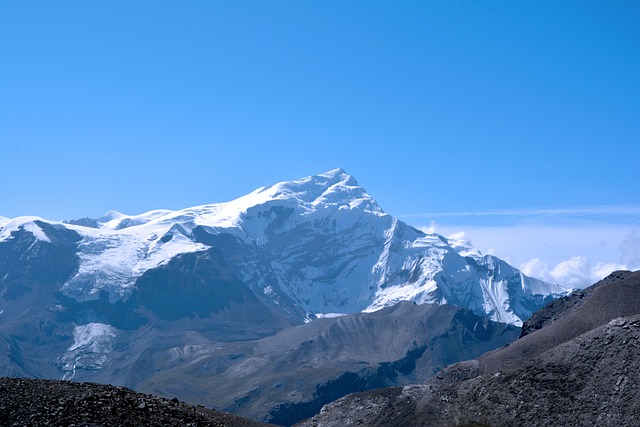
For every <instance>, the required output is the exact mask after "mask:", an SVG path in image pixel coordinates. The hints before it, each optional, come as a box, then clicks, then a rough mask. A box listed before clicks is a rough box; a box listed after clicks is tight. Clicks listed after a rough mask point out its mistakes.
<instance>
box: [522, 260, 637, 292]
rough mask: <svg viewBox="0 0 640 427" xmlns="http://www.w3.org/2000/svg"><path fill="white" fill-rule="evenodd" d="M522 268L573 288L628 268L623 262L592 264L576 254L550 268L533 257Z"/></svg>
mask: <svg viewBox="0 0 640 427" xmlns="http://www.w3.org/2000/svg"><path fill="white" fill-rule="evenodd" d="M519 268H520V270H521V271H522V272H523V273H524V274H526V275H527V276H532V277H537V278H539V279H542V280H544V281H547V282H551V283H560V284H562V285H564V286H568V287H571V288H584V287H586V286H589V285H591V284H593V283H595V282H597V281H598V280H601V279H603V278H604V277H606V276H608V275H609V274H611V272H613V271H615V270H628V267H627V266H626V265H623V264H615V263H603V262H599V263H597V264H596V265H595V266H592V265H591V263H590V262H589V260H588V259H587V258H585V257H583V256H574V257H571V258H569V259H566V260H564V261H561V262H559V263H558V264H556V266H555V267H553V268H549V266H548V265H547V263H546V262H544V261H542V260H541V259H540V258H533V259H531V260H529V261H527V262H525V263H522V264H520V266H519Z"/></svg>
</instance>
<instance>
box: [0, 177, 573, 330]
mask: <svg viewBox="0 0 640 427" xmlns="http://www.w3.org/2000/svg"><path fill="white" fill-rule="evenodd" d="M35 219H38V220H40V219H39V218H36V217H22V218H18V219H16V220H10V221H9V222H6V223H5V225H4V226H3V227H2V228H1V229H0V241H1V240H3V239H6V238H8V236H10V233H11V231H12V230H15V229H17V228H19V227H24V228H25V229H26V230H27V231H29V232H31V233H33V234H34V236H36V238H38V239H39V240H42V241H48V237H47V236H46V234H45V233H44V232H43V231H42V229H40V228H39V227H38V226H37V225H36V224H35V223H34V222H33V221H34V220H35ZM3 221H4V220H3ZM97 222H98V225H99V228H89V227H83V226H80V225H72V224H60V226H64V227H66V228H68V229H72V230H74V231H76V232H78V233H79V234H80V235H81V236H82V240H81V241H80V243H79V253H78V256H79V261H80V262H79V268H78V271H77V272H76V274H75V275H74V276H73V277H72V278H71V279H70V280H69V281H67V282H66V283H65V284H64V285H63V286H62V291H63V292H64V293H65V294H67V295H69V296H71V297H73V298H76V299H77V300H78V301H83V300H90V299H95V298H98V295H99V293H100V292H102V291H105V292H107V293H108V295H109V299H110V301H112V302H113V301H117V300H124V299H127V298H128V297H129V296H130V295H131V293H132V292H133V289H134V286H135V282H136V280H137V279H138V278H139V277H140V276H141V275H142V274H144V272H146V271H148V270H149V269H152V268H155V267H158V266H160V265H163V264H166V263H167V262H169V261H170V260H171V259H172V258H174V257H175V256H177V255H180V254H186V253H194V252H199V251H205V250H207V249H209V246H207V245H205V244H203V243H199V242H197V241H196V239H195V237H194V235H193V230H194V229H195V228H196V227H201V228H202V229H203V230H204V231H206V232H207V233H209V234H211V235H212V238H213V237H215V236H217V235H223V234H224V235H230V236H231V237H233V238H234V239H235V241H237V244H238V245H239V247H242V250H243V251H245V252H243V254H244V255H243V256H239V257H233V258H230V259H229V260H227V262H228V264H229V265H228V267H229V268H230V269H231V271H232V272H233V273H234V274H235V275H236V276H237V277H239V278H241V279H242V280H243V281H245V282H246V283H247V284H248V285H249V286H251V288H252V289H254V290H255V291H256V292H260V293H264V294H265V295H267V296H275V295H277V294H282V293H284V294H286V295H287V296H288V297H290V298H291V299H292V300H293V301H295V302H296V303H297V304H298V305H299V306H300V307H301V308H302V309H304V310H305V311H307V312H309V313H316V316H317V317H322V316H324V317H326V316H330V315H331V314H332V313H352V312H359V311H375V310H378V309H381V308H383V307H386V306H389V305H392V304H395V303H397V302H399V301H402V300H409V301H414V302H416V303H424V302H435V303H447V302H448V303H452V304H457V305H461V306H465V307H468V308H470V309H471V310H474V311H476V312H478V313H482V314H486V315H487V316H488V317H490V318H492V319H494V320H501V321H506V322H510V323H515V324H518V323H521V321H522V320H523V317H526V316H528V312H527V310H528V309H524V308H523V307H531V303H530V300H531V301H533V300H536V301H537V300H540V299H541V298H539V296H546V295H550V294H551V295H556V296H559V295H561V294H564V293H566V292H568V289H565V288H563V287H561V286H559V285H551V284H549V283H546V282H543V281H540V280H536V279H532V278H530V277H527V276H525V275H523V274H522V273H520V272H519V271H518V270H517V269H515V268H513V267H511V266H510V265H508V264H507V263H505V262H504V261H501V260H499V259H498V258H496V257H493V256H491V255H482V254H481V253H480V252H479V251H477V250H476V249H475V248H473V246H471V244H469V243H468V242H466V241H464V240H460V239H454V238H445V237H443V236H440V235H438V234H433V233H432V234H425V233H423V232H421V231H418V230H416V229H414V228H412V227H410V226H408V225H407V224H405V223H403V222H402V221H399V220H397V219H395V218H392V217H391V216H390V215H388V214H386V213H385V212H384V211H383V210H382V209H381V208H380V206H378V204H377V203H376V202H375V200H374V199H373V198H372V197H371V196H370V195H369V194H367V193H366V191H365V190H364V188H362V187H361V186H359V185H358V183H357V181H356V180H355V179H354V178H353V177H351V176H349V175H348V174H347V173H346V172H345V171H344V170H342V169H334V170H332V171H329V172H326V173H324V174H320V175H316V176H308V177H305V178H301V179H298V180H295V181H290V182H281V183H277V184H274V185H270V186H265V187H261V188H259V189H257V190H255V191H253V192H251V193H249V194H247V195H245V196H243V197H240V198H238V199H236V200H232V201H229V202H225V203H214V204H207V205H202V206H195V207H191V208H187V209H182V210H178V211H171V210H154V211H150V212H147V213H143V214H140V215H126V214H123V213H120V212H116V211H109V212H107V213H106V214H105V215H104V216H102V217H101V218H100V219H98V220H97ZM536 295H537V296H538V297H536ZM536 298H537V299H536ZM273 300H274V303H278V299H277V298H274V299H273ZM522 301H524V302H525V304H521V302H522ZM318 313H319V314H318ZM322 313H324V314H322Z"/></svg>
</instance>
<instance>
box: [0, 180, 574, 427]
mask: <svg viewBox="0 0 640 427" xmlns="http://www.w3.org/2000/svg"><path fill="white" fill-rule="evenodd" d="M569 291H570V290H569V289H567V288H564V287H563V286H561V285H558V284H550V283H545V282H543V281H541V280H537V279H534V278H531V277H527V276H526V275H524V274H522V273H521V272H520V271H518V270H517V269H516V268H514V267H512V266H510V265H509V264H507V263H506V262H505V261H503V260H501V259H499V258H497V257H494V256H492V255H482V254H481V253H480V252H478V251H477V250H475V249H474V248H473V247H471V246H470V245H469V244H468V243H466V242H463V241H460V240H454V239H447V238H445V237H443V236H440V235H437V234H427V233H424V232H422V231H419V230H417V229H415V228H413V227H411V226H409V225H407V224H405V223H404V222H402V221H400V220H398V219H396V218H393V217H392V216H390V215H389V214H387V213H385V212H384V211H383V210H382V208H380V206H379V205H378V204H377V203H376V202H375V200H374V199H373V198H372V197H371V196H369V194H367V192H366V191H365V190H364V188H363V187H361V186H360V185H359V184H358V183H357V181H356V180H355V179H354V178H353V177H351V176H350V175H348V174H347V173H346V172H345V171H343V170H341V169H336V170H332V171H329V172H327V173H324V174H320V175H316V176H310V177H306V178H302V179H299V180H295V181H291V182H283V183H278V184H274V185H271V186H267V187H262V188H259V189H257V190H255V191H253V192H252V193H250V194H248V195H246V196H243V197H240V198H238V199H236V200H233V201H230V202H226V203H217V204H209V205H203V206H197V207H193V208H188V209H183V210H179V211H169V210H155V211H151V212H147V213H144V214H141V215H133V216H132V215H124V214H121V213H118V212H113V211H111V212H108V213H107V214H105V215H104V216H102V217H101V218H96V219H91V218H83V219H80V220H69V221H64V222H58V221H49V220H45V219H42V218H37V217H19V218H15V219H8V218H1V217H0V338H1V339H2V340H3V341H4V344H5V345H4V346H3V347H2V349H1V350H0V373H1V374H2V375H6V376H26V377H32V378H54V379H56V378H64V379H74V380H78V381H80V380H90V381H96V382H103V383H112V384H118V385H125V386H128V387H132V388H134V389H140V388H143V389H147V390H153V391H155V392H158V393H160V394H165V395H166V394H170V393H174V395H179V396H178V397H181V398H185V399H187V400H191V401H192V402H193V403H197V402H195V401H196V400H199V401H206V402H208V403H210V404H212V405H218V406H220V407H227V408H231V409H238V410H239V411H241V412H242V411H246V412H245V413H247V414H249V415H251V416H254V417H256V418H259V419H266V420H273V419H279V418H278V417H283V418H282V419H283V420H285V421H284V422H286V423H291V422H293V421H295V420H296V417H290V416H288V415H287V416H285V415H282V414H284V413H285V412H286V411H293V412H296V411H298V413H299V414H300V415H299V416H298V417H302V416H306V415H308V414H309V411H311V410H312V409H310V408H311V407H313V408H315V407H319V406H318V405H320V406H321V404H323V403H327V401H326V399H328V398H329V397H327V396H332V397H336V396H337V394H339V393H343V394H345V393H347V392H351V391H356V390H354V389H349V388H344V387H342V385H340V381H339V379H340V378H347V379H348V378H350V377H348V376H347V377H344V375H347V374H348V375H355V376H356V377H357V378H359V380H358V381H360V383H361V384H362V385H361V386H359V387H360V388H362V389H367V388H371V387H374V386H381V385H391V384H393V383H394V382H395V383H398V384H400V383H403V382H407V381H410V380H415V379H421V378H423V377H425V376H428V375H432V374H433V373H434V372H435V371H437V370H438V369H439V368H440V367H442V366H444V365H446V364H448V363H453V362H455V361H457V360H463V359H464V358H468V357H475V356H477V355H479V354H480V353H482V352H483V351H486V350H489V349H490V348H496V347H498V346H500V345H503V344H504V343H506V342H508V341H509V340H510V339H511V338H510V335H509V334H513V333H516V334H517V332H518V331H517V329H516V328H513V327H512V328H511V329H510V327H509V325H514V326H520V325H522V323H523V321H524V320H526V319H528V318H529V317H530V316H531V314H532V313H534V312H535V311H536V310H538V309H539V308H541V307H542V306H543V305H545V304H546V303H547V302H549V301H551V300H553V299H555V298H558V297H560V296H562V295H565V294H567V293H568V292H569ZM403 301H406V302H407V303H405V304H400V305H398V303H400V302H403ZM413 303H415V304H413ZM407 304H409V305H407ZM416 304H417V305H416ZM437 307H442V308H441V309H439V308H437ZM439 310H441V311H439ZM398 313H403V314H402V315H401V316H400V315H398ZM427 319H431V320H428V321H427ZM479 327H481V328H482V331H485V332H483V333H480V331H481V330H480V329H478V328H479ZM394 330H398V331H402V332H400V333H398V334H397V341H396V345H394V351H390V350H388V349H385V348H384V345H373V342H375V341H376V340H382V337H383V336H386V335H385V334H387V335H388V334H392V332H391V331H394ZM487 331H489V332H487ZM465 334H466V335H465ZM478 334H479V335H478ZM505 334H506V335H505ZM467 335H469V336H475V338H474V339H471V340H466V341H465V338H464V337H465V336H467ZM476 335H477V336H476ZM328 337H331V338H332V339H329V338H328ZM362 337H369V340H368V341H367V340H366V339H362ZM456 337H457V338H456ZM356 338H358V339H356ZM381 342H384V341H381ZM438 342H441V343H444V342H448V343H449V345H451V343H454V342H455V343H457V344H454V345H453V346H452V347H451V348H455V351H454V350H451V351H450V352H449V353H447V352H446V351H443V350H442V348H443V347H442V346H439V345H440V344H437V343H438ZM352 343H353V344H354V345H351V344H352ZM305 345H307V346H312V347H313V348H318V349H323V351H325V353H318V354H323V355H322V356H320V359H323V358H324V359H323V360H324V361H317V360H315V358H316V356H315V354H316V353H315V352H311V351H308V350H306V349H304V348H303V346H305ZM367 345H368V346H369V347H370V350H369V351H365V350H366V349H367ZM318 351H319V350H318ZM329 354H332V355H333V356H331V357H329V356H327V355H329ZM339 355H342V357H338V356H339ZM434 355H438V357H435V356H434ZM274 361H278V363H280V365H279V366H280V368H278V369H281V370H285V371H286V370H287V369H288V368H287V367H292V366H307V367H309V369H307V370H305V371H304V372H301V371H300V372H298V373H297V374H296V378H299V379H300V381H298V384H297V385H295V386H291V387H292V388H293V389H292V390H290V389H288V388H285V383H283V384H282V385H281V387H283V389H282V391H278V392H277V393H273V392H270V391H268V389H267V385H266V384H264V383H260V384H258V383H256V384H255V385H254V386H253V388H255V390H254V391H252V390H253V388H251V389H249V390H247V389H246V387H245V384H246V377H245V379H242V378H243V377H242V376H241V375H236V376H235V377H234V376H233V375H227V377H228V384H236V386H235V387H236V388H234V386H231V385H229V387H230V388H229V389H228V390H227V395H226V396H220V395H216V394H215V393H212V391H211V390H212V389H213V388H214V387H213V386H211V387H207V386H206V385H202V386H198V388H197V391H193V390H187V388H185V387H182V388H180V387H179V386H178V385H179V384H180V381H186V383H189V382H193V381H196V380H203V381H205V382H206V380H205V379H206V378H215V377H216V376H217V375H219V374H223V373H225V372H226V374H229V373H230V372H242V371H243V370H244V372H249V371H251V370H252V369H253V371H251V372H256V373H259V374H260V376H261V377H264V378H275V376H276V374H275V372H277V369H276V368H274V367H273V366H274V363H275V362H274ZM338 361H341V363H337V362H338ZM403 361H404V362H403ZM342 362H343V363H342ZM403 363H408V365H407V366H411V368H408V367H406V366H405V365H403ZM207 364H208V365H207ZM261 364H262V365H261ZM300 364H302V365H300ZM195 366H199V367H200V368H199V369H201V370H200V371H198V370H196V369H195V368H194V367H195ZM212 367H214V368H212ZM222 367H225V368H224V369H223V368H222ZM225 369H226V370H225ZM234 370H235V371H234ZM372 372H373V373H372ZM203 375H205V376H203ZM232 377H233V378H236V379H235V380H232V379H231V378H232ZM354 378H355V377H354ZM234 381H235V383H234ZM196 382H197V381H196ZM355 382H356V383H357V381H355ZM274 384H277V381H276V380H274ZM274 386H275V385H274ZM329 386H331V387H333V388H332V391H329V389H327V388H326V387H329ZM269 387H270V386H269ZM287 387H290V386H287ZM323 387H325V388H323ZM341 387H342V388H341ZM285 390H286V392H285ZM340 390H342V391H340ZM292 392H293V394H292ZM296 393H297V394H296ZM269 395H271V396H272V398H271V400H268V401H267V400H264V399H265V396H269ZM273 396H280V397H278V399H279V400H274V399H275V397H273ZM323 396H324V397H323ZM337 397H339V396H337ZM225 399H226V400H225ZM261 399H262V400H261ZM215 402H218V403H215ZM256 402H262V403H260V404H257V403H256ZM287 405H289V406H287ZM243 408H244V409H243ZM278 408H280V409H278ZM278 411H280V412H278Z"/></svg>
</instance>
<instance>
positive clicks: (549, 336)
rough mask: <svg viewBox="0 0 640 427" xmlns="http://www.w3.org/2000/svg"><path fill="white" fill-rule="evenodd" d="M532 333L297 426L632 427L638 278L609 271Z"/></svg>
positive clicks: (344, 402) (554, 307)
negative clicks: (423, 380) (421, 380)
mask: <svg viewBox="0 0 640 427" xmlns="http://www.w3.org/2000/svg"><path fill="white" fill-rule="evenodd" d="M532 321H533V322H534V323H535V324H537V326H538V327H534V328H527V325H525V328H523V330H524V331H526V333H524V334H523V336H522V338H520V339H519V340H517V341H516V342H514V343H512V344H510V345H509V346H507V347H504V348H502V349H499V350H495V351H491V352H488V353H486V354H484V355H483V356H481V357H480V358H478V359H476V360H471V361H467V362H462V363H457V364H454V365H451V366H449V367H447V368H445V369H443V370H442V371H441V372H439V373H438V374H437V376H436V377H433V378H431V379H430V380H428V381H427V382H426V383H424V384H416V385H412V386H405V387H394V388H386V389H380V390H375V391H369V392H366V393H360V394H354V395H349V396H346V397H344V398H342V399H340V400H338V401H336V402H334V403H332V404H330V405H327V406H326V407H324V408H323V410H322V413H320V414H319V415H316V416H315V417H313V418H312V419H310V420H308V421H305V422H303V423H301V424H300V426H317V427H330V426H338V425H339V426H349V425H361V424H364V425H370V426H383V425H384V426H400V425H402V426H463V425H464V426H471V425H475V426H480V425H483V426H494V425H496V426H498V425H500V426H516V425H540V426H547V425H548V426H551V425H553V426H556V425H558V426H566V425H571V426H591V425H598V426H634V425H637V420H638V419H639V417H640V406H639V405H638V401H639V398H640V396H639V395H638V389H639V386H640V360H639V359H638V357H637V355H638V349H639V348H640V272H634V273H631V272H615V273H613V274H612V275H611V276H609V277H608V278H606V279H604V280H603V281H601V282H598V283H597V284H596V285H594V286H593V287H591V288H590V289H587V290H585V291H579V292H576V293H574V294H573V295H571V296H568V297H566V298H563V299H561V300H558V301H555V302H553V303H551V304H549V305H548V306H546V307H545V308H543V309H542V310H540V312H538V313H537V314H536V315H534V316H533V318H532Z"/></svg>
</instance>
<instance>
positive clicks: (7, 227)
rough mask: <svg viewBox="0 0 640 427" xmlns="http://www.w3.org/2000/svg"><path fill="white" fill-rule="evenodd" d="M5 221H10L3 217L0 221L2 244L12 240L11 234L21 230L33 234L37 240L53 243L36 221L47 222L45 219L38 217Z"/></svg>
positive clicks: (22, 217) (21, 217)
mask: <svg viewBox="0 0 640 427" xmlns="http://www.w3.org/2000/svg"><path fill="white" fill-rule="evenodd" d="M4 220H8V218H4V217H2V220H0V227H2V228H0V242H2V241H4V240H8V239H10V238H11V233H13V232H14V231H17V230H19V229H23V230H26V231H28V232H29V233H31V234H33V235H34V237H35V238H36V239H37V240H40V241H42V242H47V243H51V240H50V239H49V237H48V236H47V235H46V234H45V232H44V231H42V229H41V228H40V227H38V225H37V224H36V223H35V222H34V221H42V222H49V221H45V220H44V219H42V218H40V217H37V216H20V217H18V218H15V219H12V220H8V221H6V222H4Z"/></svg>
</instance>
